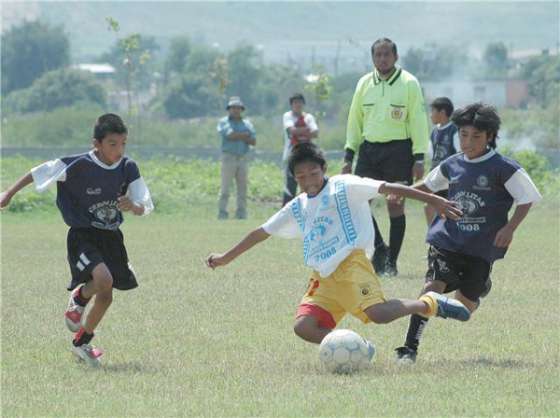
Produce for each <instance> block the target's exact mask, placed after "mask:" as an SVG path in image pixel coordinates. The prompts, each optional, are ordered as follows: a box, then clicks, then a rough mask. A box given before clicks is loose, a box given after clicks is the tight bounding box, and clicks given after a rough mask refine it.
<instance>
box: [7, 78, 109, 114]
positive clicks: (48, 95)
mask: <svg viewBox="0 0 560 418" xmlns="http://www.w3.org/2000/svg"><path fill="white" fill-rule="evenodd" d="M84 103H87V104H94V105H97V106H100V107H103V106H105V91H104V90H103V87H101V85H100V84H99V83H98V82H97V81H96V80H95V78H94V77H93V76H92V75H91V74H89V73H87V72H85V71H80V70H69V69H59V70H54V71H50V72H48V73H46V74H44V75H43V76H41V77H40V78H39V79H37V80H35V82H34V83H33V84H32V85H31V87H29V88H27V89H21V90H18V91H14V92H12V93H10V94H9V95H8V97H7V99H6V103H5V105H6V108H7V109H10V110H13V111H17V112H22V113H27V112H39V111H41V112H48V111H52V110H54V109H56V108H59V107H66V106H75V105H77V104H84Z"/></svg>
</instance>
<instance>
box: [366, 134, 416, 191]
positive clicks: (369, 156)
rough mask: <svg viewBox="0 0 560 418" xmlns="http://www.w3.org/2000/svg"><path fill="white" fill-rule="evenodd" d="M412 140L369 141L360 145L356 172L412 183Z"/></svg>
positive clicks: (367, 175) (380, 178)
mask: <svg viewBox="0 0 560 418" xmlns="http://www.w3.org/2000/svg"><path fill="white" fill-rule="evenodd" d="M413 165H414V157H413V155H412V141H411V140H410V139H403V140H398V141H391V142H385V143H380V142H368V141H364V142H363V143H362V145H360V150H359V154H358V162H357V163H356V170H355V174H356V175H357V176H360V177H369V178H372V179H375V180H385V181H388V182H390V183H401V184H409V185H410V184H412V166H413Z"/></svg>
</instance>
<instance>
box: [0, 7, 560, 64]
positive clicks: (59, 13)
mask: <svg viewBox="0 0 560 418" xmlns="http://www.w3.org/2000/svg"><path fill="white" fill-rule="evenodd" d="M107 16H111V17H113V18H115V19H117V20H118V21H119V22H120V24H121V28H122V32H123V34H129V33H133V32H140V33H142V34H146V35H153V36H155V37H156V38H157V40H158V42H159V43H160V44H161V45H162V46H163V47H164V48H165V46H166V45H167V44H168V41H169V39H171V38H172V37H174V36H177V35H188V36H190V37H191V39H193V41H195V42H205V43H208V44H214V43H215V44H216V46H217V47H219V48H224V49H230V48H232V47H233V46H235V44H237V43H239V42H242V41H246V42H249V43H252V44H255V45H260V48H262V49H263V52H264V56H265V59H267V60H271V61H280V62H283V61H284V62H285V61H287V60H289V59H290V58H291V59H298V57H302V56H305V57H308V58H309V59H311V60H313V59H316V60H317V61H318V62H321V60H325V59H327V58H326V57H333V56H335V55H336V54H338V56H339V57H354V59H356V60H357V61H356V62H357V63H363V61H364V59H365V60H367V56H368V47H369V45H370V44H371V42H372V40H374V39H376V38H378V37H380V36H387V37H390V38H392V39H393V40H395V41H396V42H397V44H398V45H399V47H400V48H401V51H403V52H405V51H406V50H407V49H408V48H409V47H410V46H412V45H414V46H422V45H424V44H426V43H429V42H437V43H440V44H443V43H447V44H452V45H457V48H468V49H469V50H470V51H476V50H479V51H480V50H482V49H483V48H484V47H485V45H486V44H487V43H488V42H491V41H503V42H505V43H506V45H507V46H508V47H509V48H510V49H541V48H556V47H558V42H559V40H558V36H559V35H558V34H559V28H558V26H559V23H558V22H559V19H560V17H559V3H558V2H556V1H550V2H536V1H532V2H492V3H490V2H470V1H469V2H465V1H462V2H453V1H448V2H446V3H443V2H396V1H393V2H347V1H341V2H284V1H278V2H263V3H259V2H233V1H230V2H124V1H121V2H83V1H80V2H48V3H47V2H3V5H2V28H3V30H5V29H6V28H7V27H10V26H11V25H13V24H15V23H17V22H19V21H21V20H22V19H23V18H27V19H35V18H40V19H44V20H46V21H48V22H50V23H53V24H64V26H65V28H66V31H67V32H68V33H69V35H70V38H71V40H72V52H73V60H74V61H86V60H89V59H92V58H93V57H95V56H98V55H100V54H101V53H103V52H105V51H106V50H108V49H109V47H110V46H111V45H112V43H113V42H114V39H115V38H114V34H112V33H110V32H109V31H108V30H107V25H106V23H105V17H107ZM360 70H361V68H360Z"/></svg>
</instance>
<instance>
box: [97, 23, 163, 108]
mask: <svg viewBox="0 0 560 418" xmlns="http://www.w3.org/2000/svg"><path fill="white" fill-rule="evenodd" d="M106 20H107V24H108V29H109V30H110V31H112V32H114V33H115V34H118V33H119V32H120V24H119V22H118V21H117V20H115V19H113V18H111V17H108V18H106ZM158 50H159V45H158V44H157V42H156V41H155V38H153V37H145V36H142V35H140V34H138V33H134V34H132V35H129V36H127V37H124V38H118V39H117V42H116V44H115V45H114V46H113V48H111V50H110V51H109V52H108V53H106V54H103V55H102V56H101V57H100V60H102V61H107V62H110V63H111V64H112V65H113V66H115V68H116V69H117V79H118V81H119V82H121V83H123V84H124V87H125V89H126V92H127V105H128V114H129V117H130V116H132V114H133V113H134V112H133V97H132V96H133V95H134V92H137V91H138V90H139V89H141V88H144V89H146V88H148V87H149V85H150V82H151V81H152V74H153V72H154V65H155V64H154V60H153V55H154V54H155V53H156V51H158Z"/></svg>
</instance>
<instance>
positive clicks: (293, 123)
mask: <svg viewBox="0 0 560 418" xmlns="http://www.w3.org/2000/svg"><path fill="white" fill-rule="evenodd" d="M304 106H305V98H304V97H303V94H301V93H296V94H294V95H293V96H292V97H290V107H291V110H289V111H288V112H286V113H284V116H283V117H282V125H283V130H284V153H283V155H282V166H283V169H284V175H285V182H286V183H285V186H284V196H283V202H282V206H284V205H285V204H286V203H288V202H289V201H290V200H292V199H293V198H294V197H295V196H296V191H297V183H296V180H295V179H294V176H293V175H292V174H291V173H290V170H288V164H287V162H288V156H289V155H290V152H291V150H292V148H293V147H294V145H297V144H299V143H302V142H310V141H311V140H312V139H313V138H317V135H318V134H319V128H318V127H317V122H316V121H315V118H314V117H313V115H312V114H311V113H305V112H304V111H303V107H304Z"/></svg>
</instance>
